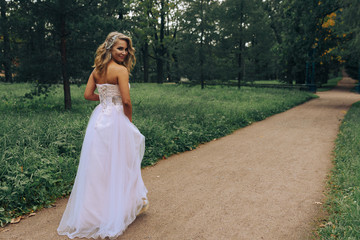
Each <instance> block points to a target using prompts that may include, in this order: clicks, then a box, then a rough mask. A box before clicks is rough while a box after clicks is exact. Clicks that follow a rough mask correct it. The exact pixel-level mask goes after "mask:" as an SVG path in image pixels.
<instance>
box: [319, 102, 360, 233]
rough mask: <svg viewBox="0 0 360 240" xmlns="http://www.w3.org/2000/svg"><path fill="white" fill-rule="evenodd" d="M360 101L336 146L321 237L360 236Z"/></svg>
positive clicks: (352, 109) (345, 120)
mask: <svg viewBox="0 0 360 240" xmlns="http://www.w3.org/2000/svg"><path fill="white" fill-rule="evenodd" d="M359 117H360V102H358V103H356V104H354V105H353V106H352V107H351V109H350V110H349V111H348V113H347V114H346V116H345V118H344V120H343V121H342V124H341V127H340V133H339V134H338V137H337V140H336V146H335V158H334V165H335V166H334V169H333V170H332V175H331V177H330V180H329V182H328V185H329V190H328V193H327V202H326V206H327V210H328V212H329V214H330V216H329V218H328V220H327V221H326V222H325V223H324V224H322V226H321V228H320V229H318V234H319V237H320V239H328V240H330V239H360V228H359V226H360V224H359V219H360V211H359V209H360V187H359V186H360V172H359V168H360V148H359V144H360V125H359V124H358V122H359V121H358V119H359Z"/></svg>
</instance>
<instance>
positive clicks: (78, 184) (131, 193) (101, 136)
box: [57, 84, 147, 239]
mask: <svg viewBox="0 0 360 240" xmlns="http://www.w3.org/2000/svg"><path fill="white" fill-rule="evenodd" d="M97 88H98V91H99V96H100V104H99V105H98V106H97V107H96V108H95V110H94V111H93V113H92V115H91V117H90V120H89V123H88V126H87V129H86V134H85V138H84V142H83V146H82V150H81V156H80V162H79V167H78V171H77V175H76V179H75V183H74V186H73V189H72V192H71V195H70V198H69V202H68V204H67V206H66V210H65V212H64V215H63V217H62V219H61V222H60V225H59V227H58V229H57V231H58V234H60V235H67V236H68V237H69V238H71V239H73V238H75V237H85V238H94V239H96V238H99V237H100V238H105V237H109V238H110V239H112V238H116V237H118V236H119V235H121V234H122V233H123V232H124V230H125V229H126V228H127V226H128V225H129V224H131V223H132V222H133V221H134V220H135V218H136V215H137V213H138V212H139V210H140V209H141V208H142V207H143V204H144V201H143V198H146V194H147V189H146V187H145V185H144V182H143V180H142V177H141V161H142V158H143V156H144V150H145V137H144V136H143V135H142V134H141V133H140V132H139V130H138V129H137V128H136V127H135V125H134V124H132V123H131V122H130V121H129V119H128V118H127V117H126V116H125V114H124V111H123V106H122V101H121V96H120V91H119V87H118V85H112V84H97Z"/></svg>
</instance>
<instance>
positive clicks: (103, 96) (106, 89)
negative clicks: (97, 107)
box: [96, 83, 122, 110]
mask: <svg viewBox="0 0 360 240" xmlns="http://www.w3.org/2000/svg"><path fill="white" fill-rule="evenodd" d="M96 87H97V89H98V92H99V97H100V104H101V105H102V106H103V109H104V110H107V109H108V108H110V107H112V106H113V107H116V108H120V107H122V101H121V95H120V91H119V86H118V85H114V84H108V83H105V84H96Z"/></svg>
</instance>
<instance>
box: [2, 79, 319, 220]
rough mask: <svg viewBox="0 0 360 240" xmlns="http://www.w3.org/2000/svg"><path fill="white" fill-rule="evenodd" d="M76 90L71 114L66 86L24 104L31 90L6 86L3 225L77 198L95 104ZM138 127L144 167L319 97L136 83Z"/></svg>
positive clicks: (73, 89) (26, 86)
mask: <svg viewBox="0 0 360 240" xmlns="http://www.w3.org/2000/svg"><path fill="white" fill-rule="evenodd" d="M84 88H85V86H81V87H77V86H72V87H71V92H72V105H73V108H72V110H71V111H64V110H63V93H62V88H61V87H60V86H57V87H53V89H52V92H51V93H50V95H49V97H48V98H46V99H45V98H44V97H35V98H34V99H32V100H27V99H24V98H22V96H24V94H25V93H26V92H28V91H29V90H30V89H31V85H29V84H12V85H10V84H0V111H1V118H0V126H1V128H0V164H1V166H2V168H1V170H0V180H1V181H0V182H1V183H0V184H1V185H0V223H1V225H3V224H6V223H8V222H9V221H10V220H11V218H13V217H14V216H18V215H22V214H25V213H28V212H31V211H35V210H37V209H38V208H39V207H42V206H47V205H49V204H50V203H52V202H53V201H54V200H55V199H56V198H58V197H61V196H65V195H67V194H69V193H70V191H71V187H72V184H73V180H74V177H75V174H76V170H77V165H78V159H79V154H80V150H81V144H82V141H83V136H84V133H85V128H86V126H87V122H88V119H89V117H90V114H91V112H92V110H93V109H94V107H95V106H96V104H97V103H96V102H90V101H86V100H84V99H83V91H84ZM131 95H132V102H133V109H134V115H133V121H134V124H135V125H136V126H137V127H138V128H139V130H140V131H141V132H142V133H143V134H144V136H145V137H146V152H145V157H144V160H143V166H147V165H152V164H154V163H156V161H158V160H159V159H162V158H166V157H168V156H170V155H172V154H174V153H178V152H183V151H187V150H191V149H193V148H195V147H196V146H198V145H199V144H200V143H204V142H208V141H211V140H212V139H215V138H219V137H222V136H225V135H227V134H229V133H231V132H233V131H234V130H235V129H238V128H241V127H244V126H246V125H249V124H251V123H252V122H255V121H259V120H262V119H265V118H266V117H268V116H270V115H273V114H276V113H279V112H283V111H285V110H287V109H289V108H291V107H293V106H295V105H298V104H300V103H303V102H305V101H307V100H309V99H311V98H313V97H314V95H311V94H310V93H306V92H300V91H293V90H281V89H254V88H246V87H244V88H242V89H241V90H237V89H236V88H235V87H232V88H231V87H221V86H216V87H206V89H204V90H201V89H200V88H199V87H198V86H195V87H189V86H178V85H169V84H168V85H158V84H132V87H131Z"/></svg>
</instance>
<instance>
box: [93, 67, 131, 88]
mask: <svg viewBox="0 0 360 240" xmlns="http://www.w3.org/2000/svg"><path fill="white" fill-rule="evenodd" d="M124 69H126V67H125V66H123V65H119V64H117V63H114V62H110V63H109V65H108V67H107V69H106V70H105V72H104V73H103V74H102V75H100V74H99V73H98V72H97V71H96V70H95V71H94V72H93V77H94V81H95V83H96V84H105V83H107V84H114V85H117V84H118V83H119V82H118V80H119V79H118V77H119V75H118V73H119V71H123V70H124Z"/></svg>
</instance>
